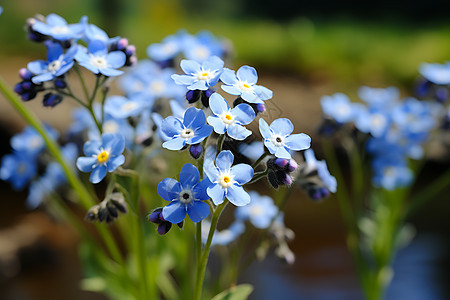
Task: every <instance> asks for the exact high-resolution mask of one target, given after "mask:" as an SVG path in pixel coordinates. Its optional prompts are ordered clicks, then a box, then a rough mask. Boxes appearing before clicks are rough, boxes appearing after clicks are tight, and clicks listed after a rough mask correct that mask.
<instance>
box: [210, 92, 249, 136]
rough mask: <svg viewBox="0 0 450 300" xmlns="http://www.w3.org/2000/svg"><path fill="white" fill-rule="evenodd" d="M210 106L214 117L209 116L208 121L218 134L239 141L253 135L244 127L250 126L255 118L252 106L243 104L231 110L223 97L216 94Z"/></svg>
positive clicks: (211, 99) (212, 97)
mask: <svg viewBox="0 0 450 300" xmlns="http://www.w3.org/2000/svg"><path fill="white" fill-rule="evenodd" d="M209 106H210V108H211V110H212V112H213V113H214V115H213V116H209V117H208V119H207V120H208V123H209V124H210V125H212V126H213V127H214V131H215V132H216V133H218V134H224V133H225V132H226V133H227V134H228V135H229V136H230V137H231V138H233V139H235V140H239V141H241V140H244V139H245V138H246V137H248V136H249V135H251V134H252V132H251V131H250V130H248V129H246V128H245V127H244V126H242V125H247V124H250V123H251V122H252V121H253V119H254V118H255V111H254V110H253V108H252V107H251V106H250V105H248V104H245V103H241V104H239V105H237V106H236V107H234V108H233V109H231V108H230V106H229V105H228V103H227V101H226V100H225V99H224V98H223V97H222V96H221V95H219V94H217V93H214V94H212V95H211V97H210V98H209Z"/></svg>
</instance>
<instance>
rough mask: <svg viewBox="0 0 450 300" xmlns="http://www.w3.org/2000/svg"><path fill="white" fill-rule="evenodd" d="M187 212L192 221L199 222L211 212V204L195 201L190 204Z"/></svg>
mask: <svg viewBox="0 0 450 300" xmlns="http://www.w3.org/2000/svg"><path fill="white" fill-rule="evenodd" d="M187 213H188V215H189V218H191V220H192V222H194V223H197V222H200V221H201V220H203V219H204V218H206V217H207V216H208V215H209V213H210V208H209V205H208V204H206V203H205V202H202V201H194V202H192V205H188V207H187Z"/></svg>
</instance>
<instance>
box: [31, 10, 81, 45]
mask: <svg viewBox="0 0 450 300" xmlns="http://www.w3.org/2000/svg"><path fill="white" fill-rule="evenodd" d="M34 20H35V21H34V24H33V25H32V28H33V30H35V31H37V32H39V33H41V34H43V35H48V36H51V37H52V38H54V39H55V40H60V41H66V40H70V39H77V38H80V37H81V35H82V34H83V31H84V24H82V23H77V24H67V22H66V20H64V19H63V18H62V17H60V16H58V15H57V14H49V15H48V16H47V17H46V18H45V23H44V22H41V21H39V20H37V19H34Z"/></svg>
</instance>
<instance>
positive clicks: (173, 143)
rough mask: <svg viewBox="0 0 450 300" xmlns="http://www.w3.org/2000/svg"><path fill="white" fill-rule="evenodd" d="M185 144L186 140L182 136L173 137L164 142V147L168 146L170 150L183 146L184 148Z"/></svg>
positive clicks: (179, 148)
mask: <svg viewBox="0 0 450 300" xmlns="http://www.w3.org/2000/svg"><path fill="white" fill-rule="evenodd" d="M184 145H186V140H185V139H183V138H181V137H176V138H173V139H171V140H169V141H166V142H164V143H163V144H162V146H163V148H166V149H169V150H181V148H183V147H184Z"/></svg>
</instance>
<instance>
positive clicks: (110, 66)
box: [75, 40, 126, 77]
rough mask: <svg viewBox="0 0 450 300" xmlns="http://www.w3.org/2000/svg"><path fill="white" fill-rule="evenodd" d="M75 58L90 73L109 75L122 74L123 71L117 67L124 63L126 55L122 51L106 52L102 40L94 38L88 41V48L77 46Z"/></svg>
mask: <svg viewBox="0 0 450 300" xmlns="http://www.w3.org/2000/svg"><path fill="white" fill-rule="evenodd" d="M75 59H76V60H77V61H78V63H79V64H80V65H81V66H83V67H85V68H86V69H88V70H89V71H91V72H92V73H94V74H103V75H105V76H108V77H111V76H119V75H121V74H123V71H121V70H117V69H119V68H121V67H123V66H124V65H125V61H126V56H125V54H124V53H123V52H122V51H111V52H109V53H108V48H107V45H106V43H105V42H104V41H100V40H94V41H91V42H90V43H89V45H88V49H86V48H84V47H79V50H78V52H77V54H76V55H75Z"/></svg>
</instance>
